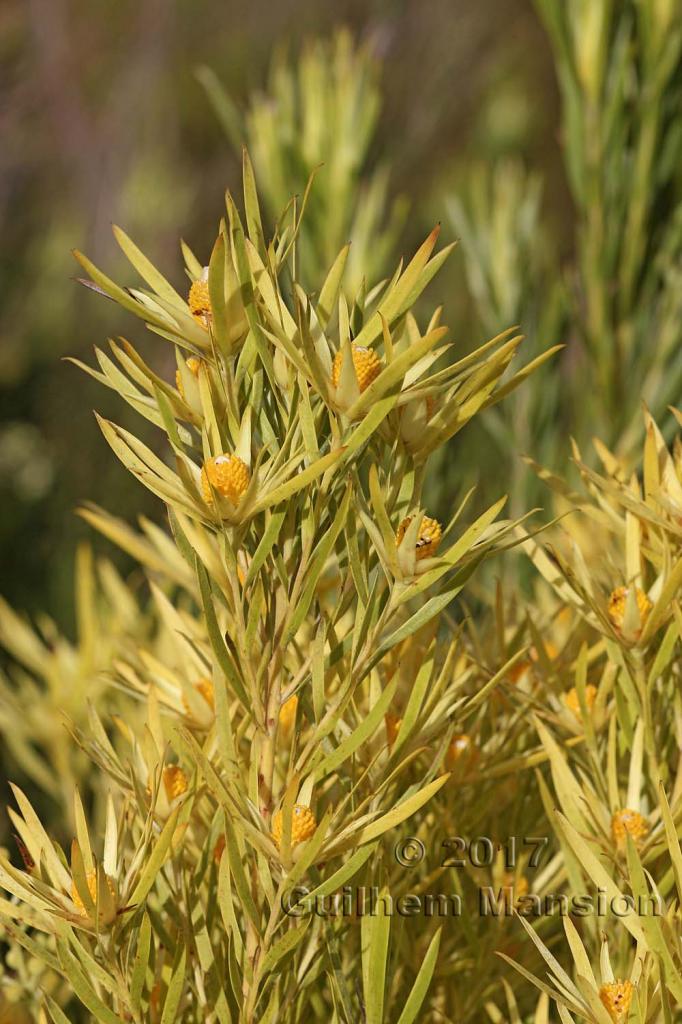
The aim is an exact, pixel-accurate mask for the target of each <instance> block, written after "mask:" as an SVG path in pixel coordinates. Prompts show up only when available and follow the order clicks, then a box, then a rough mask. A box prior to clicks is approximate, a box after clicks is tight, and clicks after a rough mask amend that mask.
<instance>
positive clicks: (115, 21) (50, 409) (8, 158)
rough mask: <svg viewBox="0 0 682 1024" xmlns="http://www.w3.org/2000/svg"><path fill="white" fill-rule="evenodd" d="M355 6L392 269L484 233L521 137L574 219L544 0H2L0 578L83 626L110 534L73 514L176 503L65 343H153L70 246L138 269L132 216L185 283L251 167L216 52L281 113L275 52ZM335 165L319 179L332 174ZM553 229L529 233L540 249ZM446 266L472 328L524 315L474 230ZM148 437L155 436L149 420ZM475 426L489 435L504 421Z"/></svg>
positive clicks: (370, 147)
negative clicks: (476, 184)
mask: <svg viewBox="0 0 682 1024" xmlns="http://www.w3.org/2000/svg"><path fill="white" fill-rule="evenodd" d="M339 25H345V26H347V27H348V28H349V30H350V32H351V33H352V35H353V38H354V39H355V40H356V41H358V42H359V43H360V44H361V45H362V46H363V47H365V48H366V52H367V53H368V55H369V56H371V58H372V60H371V68H372V70H371V72H370V74H371V78H372V83H374V80H375V79H376V84H372V85H371V88H372V90H374V89H376V90H377V96H376V98H377V100H378V102H377V108H376V111H375V112H374V115H373V118H372V119H373V127H371V129H370V131H369V133H368V137H367V139H366V152H365V155H364V167H363V174H364V173H367V174H371V173H372V172H374V170H375V169H382V168H383V169H384V170H380V173H381V174H382V176H383V178H382V182H381V188H382V190H384V191H385V203H386V208H387V209H391V208H392V207H393V205H394V203H395V202H396V200H397V201H398V206H397V207H396V209H395V210H394V211H393V212H394V213H395V219H394V223H393V224H392V227H391V230H392V234H391V237H390V239H389V241H390V245H387V246H386V249H387V250H388V249H390V252H389V251H382V252H376V246H375V247H374V252H375V256H376V259H375V263H376V264H377V265H378V269H384V270H391V271H392V269H393V268H394V266H395V262H396V260H397V258H398V256H399V255H400V254H401V253H403V252H407V251H409V250H410V249H411V248H412V247H413V246H414V245H415V244H417V243H418V242H420V241H421V239H422V238H423V237H424V235H425V233H426V231H427V230H428V229H429V228H430V227H431V226H432V225H433V223H434V222H435V221H437V220H442V222H443V235H444V238H445V240H446V241H447V240H450V239H451V238H452V237H454V236H460V237H464V232H463V230H462V221H463V217H464V214H463V212H462V210H463V208H464V206H465V205H466V202H467V200H466V198H465V194H466V192H467V188H468V182H469V180H470V179H471V178H472V176H473V180H474V181H475V179H476V173H475V170H474V169H475V167H476V166H478V165H483V166H490V165H492V163H493V161H497V160H498V159H502V158H504V159H510V160H513V161H518V162H520V163H519V164H518V166H517V165H514V166H515V169H514V171H513V173H514V174H515V175H517V176H518V175H519V174H524V173H525V171H524V170H523V168H528V169H532V171H533V173H535V174H537V175H538V176H540V177H541V178H542V181H543V182H544V185H543V188H542V194H541V196H540V195H538V197H537V202H538V203H539V204H541V208H542V212H541V214H539V215H538V216H539V219H541V220H542V221H543V222H546V221H551V222H552V225H553V228H552V231H553V234H554V237H555V238H556V237H559V238H562V237H563V234H566V235H568V232H564V231H563V228H562V225H570V221H571V217H572V213H571V209H570V201H569V198H568V191H567V186H566V181H565V176H564V173H563V170H562V164H561V156H560V152H559V142H558V133H557V125H558V119H559V96H558V90H557V84H556V81H555V72H554V69H553V64H552V56H551V51H550V45H549V42H548V39H547V36H546V33H545V31H544V29H543V27H542V25H541V23H540V20H539V19H538V16H537V13H536V11H535V10H534V9H533V6H532V5H531V3H530V2H529V0H479V2H477V3H476V4H472V3H471V2H469V0H432V2H430V3H429V4H423V3H420V2H417V0H411V2H408V0H381V2H379V0H375V2H362V3H360V2H353V0H337V2H336V3H334V4H322V3H319V0H281V2H280V3H278V4H271V3H267V2H264V0H254V2H253V3H251V4H248V5H244V4H238V3H234V2H231V3H230V2H228V3H221V4H216V3H214V2H212V0H192V2H191V3H190V2H189V0H173V2H170V3H169V2H162V0H145V2H144V3H142V4H139V3H131V2H129V0H122V2H120V3H118V4H116V5H114V6H112V5H110V4H103V3H95V4H92V3H85V2H84V0H29V2H27V3H20V2H18V0H17V2H14V3H13V2H12V0H10V2H9V3H4V4H2V5H0V54H1V58H2V59H1V60H0V76H1V78H2V93H3V97H4V102H3V105H2V111H1V112H0V122H1V124H2V138H3V146H2V148H1V150H0V229H1V237H2V254H1V255H0V260H1V261H2V265H1V269H0V416H1V421H0V510H1V512H0V524H1V525H0V558H1V560H2V562H1V564H2V586H1V588H0V589H1V591H2V593H3V595H4V596H5V598H7V600H8V601H9V602H10V604H12V605H13V606H14V607H15V608H19V609H24V610H26V611H27V612H29V613H35V612H37V611H38V610H42V611H47V612H49V613H50V614H52V615H53V616H54V617H55V618H56V619H57V620H58V622H59V624H60V625H61V626H62V627H63V628H65V629H66V630H67V632H70V631H71V630H72V628H73V618H74V610H73V598H72V592H73V587H72V575H73V564H74V549H75V546H76V543H77V541H78V539H79V538H81V537H84V536H89V535H90V531H89V530H88V528H87V526H86V525H85V524H84V523H82V522H81V521H80V520H79V519H78V518H77V517H76V516H75V515H74V508H75V506H76V505H77V504H78V502H79V501H81V500H84V499H86V498H87V499H90V500H93V501H96V502H97V503H99V504H102V505H104V506H105V507H107V508H109V509H112V510H113V511H115V512H116V513H118V514H120V515H122V516H125V517H129V518H130V517H133V516H134V515H137V514H139V513H150V514H154V515H158V510H157V509H156V508H155V505H156V503H155V502H153V500H152V499H151V498H150V496H149V495H147V494H145V492H144V490H143V489H142V488H138V487H135V485H134V484H132V483H131V481H130V478H129V476H128V475H127V474H126V473H125V471H124V470H123V469H122V468H121V467H120V466H118V465H117V464H116V462H115V461H114V460H112V459H111V458H109V456H108V453H107V451H106V449H105V444H104V441H103V439H102V437H101V435H100V433H99V431H98V429H97V427H96V424H95V421H94V417H93V416H92V414H91V412H90V410H91V409H92V408H93V407H95V406H96V407H97V408H98V410H100V411H102V412H103V413H105V414H111V413H113V412H114V411H115V413H116V416H118V417H119V419H120V417H121V415H122V412H121V408H120V403H119V402H117V401H116V399H115V398H114V397H112V398H111V401H110V403H109V405H108V404H107V397H108V396H103V394H102V390H101V389H100V388H98V387H97V385H96V384H95V383H94V382H92V381H90V380H89V379H88V378H87V377H86V376H85V375H84V374H82V373H80V372H79V371H78V370H77V369H75V368H74V367H73V366H71V365H70V364H68V363H65V362H62V361H60V360H61V359H62V357H64V356H66V355H72V356H77V357H80V358H83V359H85V360H87V361H90V359H91V353H92V346H93V345H94V344H95V343H96V342H100V341H101V340H102V339H103V338H104V337H106V336H107V334H110V333H114V332H120V331H121V330H124V331H127V332H128V336H129V337H130V338H131V339H133V340H135V341H136V342H139V343H140V344H143V345H144V343H145V342H144V335H145V332H144V329H143V328H142V327H141V326H140V325H138V324H136V323H134V322H132V321H130V322H128V323H124V324H122V322H121V317H120V312H119V311H118V310H117V309H116V308H115V307H114V305H113V303H107V302H104V301H103V300H102V299H100V298H98V297H97V296H96V295H93V294H91V293H88V292H87V291H85V290H84V289H83V288H82V287H80V286H79V285H78V284H76V283H75V280H74V279H75V277H76V276H77V268H76V264H75V262H74V261H73V259H72V257H71V254H70V250H71V249H72V248H78V249H81V250H83V251H85V252H87V253H88V254H89V255H90V256H91V257H92V258H93V259H94V261H95V262H96V263H97V264H98V265H100V266H104V267H106V268H107V270H108V271H109V272H111V274H112V276H114V277H116V276H117V275H119V276H120V271H121V269H122V262H121V261H122V257H121V255H120V252H119V251H118V249H117V247H116V245H115V243H114V240H113V238H112V234H111V227H110V226H111V223H112V222H115V223H120V224H123V225H124V226H125V228H126V230H127V231H128V232H129V233H130V234H131V235H132V236H133V238H135V239H136V240H137V241H138V243H139V244H140V245H141V246H142V247H143V248H144V250H145V251H146V252H147V253H148V254H149V256H150V258H152V259H153V261H154V262H155V263H156V264H157V265H159V266H160V267H162V268H163V269H164V271H165V272H166V273H167V274H168V276H169V277H170V278H171V279H172V280H173V281H174V282H175V283H176V284H177V285H178V286H180V287H182V270H181V261H180V256H179V249H178V239H179V238H181V237H182V238H185V239H186V240H187V242H188V243H189V244H190V245H191V246H192V248H193V249H194V250H195V252H196V253H197V254H198V255H199V257H200V258H201V259H204V260H206V261H207V260H208V255H209V253H208V249H207V247H208V245H209V243H210V240H211V239H212V238H213V237H214V233H215V226H216V222H217V220H218V218H219V216H220V213H221V209H223V191H224V189H225V187H226V186H234V185H235V184H236V183H237V182H238V180H239V175H240V162H241V161H240V153H239V148H238V146H237V145H236V141H237V140H236V138H235V131H238V130H239V126H238V125H237V126H233V132H232V137H231V138H230V137H228V136H226V134H225V133H224V132H223V131H222V130H221V125H220V123H219V120H218V119H217V118H216V115H215V112H214V109H213V108H212V104H211V103H210V102H209V99H208V98H207V95H206V91H205V89H204V87H202V84H201V82H200V81H199V78H198V77H197V69H198V68H200V67H205V68H209V69H211V70H212V72H213V73H214V75H215V76H216V77H217V79H218V80H219V81H220V83H222V86H223V87H224V88H225V90H226V91H227V93H228V94H229V97H230V98H231V100H232V102H233V104H234V105H235V108H236V110H238V111H241V112H244V113H245V114H246V112H247V111H249V110H250V109H251V110H252V113H253V112H254V111H255V115H256V117H258V116H260V117H261V120H262V118H263V116H265V114H264V112H267V109H268V103H269V100H268V99H266V100H263V99H261V100H260V101H258V100H257V99H255V97H257V96H258V95H259V94H260V95H261V97H263V96H264V95H265V94H267V93H268V92H269V91H270V92H271V89H272V86H273V77H276V74H275V72H273V71H271V70H269V69H270V68H271V64H272V63H273V61H279V64H280V65H281V63H282V61H283V60H284V59H285V54H286V53H287V52H288V54H289V55H291V56H292V57H295V56H297V55H298V54H299V53H300V51H301V48H302V47H304V46H305V41H304V38H303V37H304V36H305V38H306V39H313V38H315V37H322V38H329V37H330V36H331V34H332V33H333V31H334V29H335V28H336V27H337V26H339ZM202 77H203V78H204V81H205V73H204V75H203V76H202ZM275 87H276V86H275ZM252 119H253V118H252ZM254 156H257V155H256V154H254ZM386 168H390V172H386V171H385V169H386ZM326 173H327V169H326V167H325V168H322V169H321V170H320V171H319V172H318V178H317V182H316V185H315V188H318V187H319V188H320V189H321V190H323V189H324V187H325V180H324V179H325V174H326ZM259 184H261V187H262V183H261V182H259ZM304 184H305V177H304V178H303V181H302V182H301V181H300V180H299V181H298V183H297V187H298V188H302V185H304ZM284 188H285V189H286V183H285V185H284ZM538 192H539V190H538ZM401 197H402V199H401ZM453 197H454V198H453ZM276 199H277V201H278V200H279V197H276ZM401 203H402V204H403V206H401V205H400V204H401ZM408 204H409V218H405V217H404V206H407V205H408ZM271 212H272V211H271ZM322 212H323V213H324V211H322ZM405 224H407V225H409V227H407V228H406V227H403V225H405ZM342 241H346V239H345V238H344V239H342ZM535 244H536V239H535V238H530V239H527V246H528V249H529V253H528V258H529V261H530V262H531V263H532V262H533V261H534V260H535V253H534V247H535ZM569 244H570V240H569V239H568V237H567V238H566V239H565V240H564V241H562V242H561V245H569ZM335 246H336V240H335V239H334V240H332V242H331V248H332V249H334V248H335ZM381 264H383V268H381V267H380V265H381ZM529 272H530V268H529ZM447 273H448V274H449V278H448V279H447V280H446V279H444V278H443V277H441V279H440V282H439V289H440V291H439V294H440V295H442V296H443V297H444V299H445V302H446V310H445V322H448V323H451V324H453V327H454V337H455V339H456V340H457V342H458V345H461V346H466V347H470V346H471V345H473V344H474V343H475V342H478V341H480V340H482V339H483V337H484V336H485V335H486V332H488V333H489V331H490V329H491V328H495V327H497V325H498V322H499V323H500V326H507V323H506V321H505V322H504V323H502V322H501V321H502V320H505V318H506V317H507V316H508V315H514V314H515V313H516V311H517V309H518V305H515V303H514V302H512V303H511V308H510V309H509V308H505V306H504V304H502V306H501V308H499V309H498V310H495V311H494V312H493V313H492V315H491V318H490V319H489V321H488V322H485V323H482V322H481V320H480V318H479V317H478V314H477V312H476V300H475V298H473V297H472V294H471V288H470V283H469V282H468V281H467V276H466V266H465V259H464V253H463V250H462V247H461V246H460V247H459V249H458V251H457V252H456V253H455V256H454V258H453V259H452V260H451V261H450V265H449V269H448V270H447ZM312 286H314V283H313V284H312V285H311V287H312ZM545 340H546V342H547V344H550V343H552V342H553V341H555V340H556V338H549V337H548V338H546V339H545ZM157 352H158V349H157ZM168 373H169V376H170V375H172V368H171V367H170V365H169V367H168ZM109 406H110V407H109ZM125 415H127V416H129V417H130V420H132V419H133V418H134V414H133V413H132V412H131V411H129V410H127V411H126V412H125ZM148 440H149V441H150V443H153V442H154V441H155V440H156V439H155V438H154V435H153V433H152V432H151V430H150V431H149V436H148ZM462 444H464V445H465V446H467V445H473V446H475V447H476V448H478V449H480V452H481V454H482V451H483V448H484V447H487V448H488V449H489V448H490V443H489V439H486V438H484V437H481V438H475V437H473V436H471V437H469V436H468V435H467V437H466V440H465V441H463V442H462ZM97 543H98V544H99V545H101V547H102V548H104V547H105V546H106V548H107V553H110V552H109V546H108V545H106V542H104V541H98V542H97Z"/></svg>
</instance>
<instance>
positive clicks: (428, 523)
mask: <svg viewBox="0 0 682 1024" xmlns="http://www.w3.org/2000/svg"><path fill="white" fill-rule="evenodd" d="M411 522H412V516H408V517H407V519H403V521H402V523H401V524H400V526H399V527H398V529H397V531H396V535H395V542H396V544H397V545H398V546H400V544H401V543H402V541H403V537H404V536H405V534H406V532H407V528H408V526H409V525H410V523H411ZM442 536H443V531H442V529H441V525H440V523H439V522H438V520H437V519H430V518H429V517H428V516H424V517H423V519H422V521H421V525H420V527H419V533H418V534H417V543H416V551H417V561H419V560H420V559H422V558H431V557H432V556H433V555H435V553H436V551H437V549H438V545H439V544H440V540H441V537H442Z"/></svg>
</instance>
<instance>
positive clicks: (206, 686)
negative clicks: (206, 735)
mask: <svg viewBox="0 0 682 1024" xmlns="http://www.w3.org/2000/svg"><path fill="white" fill-rule="evenodd" d="M194 689H195V690H196V691H197V693H198V694H199V695H200V696H201V697H203V698H204V700H205V701H206V703H207V704H208V705H209V707H210V708H211V711H215V693H214V691H213V683H212V681H211V680H210V679H209V678H208V676H202V677H201V678H200V679H197V681H196V683H195V684H194ZM182 705H183V707H184V709H185V711H186V713H187V714H188V715H189V714H191V711H190V706H189V704H188V703H187V700H186V699H185V697H184V695H183V698H182Z"/></svg>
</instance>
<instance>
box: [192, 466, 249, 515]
mask: <svg viewBox="0 0 682 1024" xmlns="http://www.w3.org/2000/svg"><path fill="white" fill-rule="evenodd" d="M250 479H251V474H250V473H249V470H248V467H247V465H246V463H244V462H242V460H241V459H240V458H239V456H238V455H228V454H227V453H225V454H224V455H217V456H216V457H215V458H214V459H209V460H208V462H205V463H204V465H203V466H202V469H201V493H202V494H203V497H204V501H205V502H206V504H207V505H212V504H213V494H212V492H211V487H212V488H213V490H214V491H217V492H218V494H219V495H220V496H221V497H222V498H227V499H228V501H231V502H232V504H233V505H237V504H238V503H239V499H240V498H241V496H242V494H244V492H245V491H246V489H247V487H248V486H249V480H250Z"/></svg>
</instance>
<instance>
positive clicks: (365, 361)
mask: <svg viewBox="0 0 682 1024" xmlns="http://www.w3.org/2000/svg"><path fill="white" fill-rule="evenodd" d="M351 354H352V357H353V366H354V367H355V376H356V377H357V378H358V387H359V388H360V393H361V394H362V392H363V391H366V390H367V388H368V387H369V386H370V384H371V383H372V381H373V380H376V378H377V377H378V376H379V374H380V373H381V370H382V363H381V360H380V359H379V357H378V355H377V354H376V352H375V351H374V349H371V348H365V347H364V346H363V345H351ZM342 366H343V349H341V351H340V352H337V353H336V355H335V356H334V363H333V365H332V384H333V385H334V387H335V388H338V386H339V380H340V379H341V367H342Z"/></svg>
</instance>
